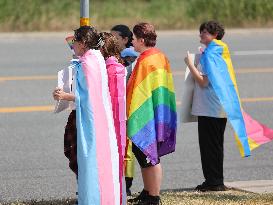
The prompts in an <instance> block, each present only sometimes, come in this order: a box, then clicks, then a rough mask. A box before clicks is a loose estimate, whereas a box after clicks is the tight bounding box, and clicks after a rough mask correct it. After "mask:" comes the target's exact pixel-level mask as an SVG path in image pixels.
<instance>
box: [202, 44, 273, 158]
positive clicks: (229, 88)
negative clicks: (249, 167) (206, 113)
mask: <svg viewBox="0 0 273 205" xmlns="http://www.w3.org/2000/svg"><path fill="white" fill-rule="evenodd" d="M200 63H201V65H202V69H204V70H205V72H206V73H207V77H208V79H209V82H210V83H211V84H212V87H213V89H214V91H215V93H216V95H217V96H218V98H219V100H220V102H221V104H222V106H223V108H224V110H225V112H226V115H227V118H228V120H229V122H230V123H231V126H232V127H233V130H234V131H235V139H236V141H237V143H238V146H239V150H240V153H241V155H242V156H244V157H247V156H250V151H251V150H252V149H254V148H256V147H258V146H259V145H261V144H264V143H266V142H269V141H271V140H272V139H273V130H271V129H269V128H267V127H266V126H264V125H262V124H260V123H259V122H257V121H255V120H254V119H252V118H251V117H250V116H249V115H248V114H247V113H245V112H244V111H243V109H242V105H241V101H240V97H239V91H238V87H237V83H236V78H235V72H234V69H233V66H232V62H231V58H230V53H229V49H228V46H227V45H226V44H225V43H224V42H222V41H220V40H213V41H212V42H210V44H209V45H208V47H207V48H206V49H205V50H204V53H203V54H202V56H201V59H200Z"/></svg>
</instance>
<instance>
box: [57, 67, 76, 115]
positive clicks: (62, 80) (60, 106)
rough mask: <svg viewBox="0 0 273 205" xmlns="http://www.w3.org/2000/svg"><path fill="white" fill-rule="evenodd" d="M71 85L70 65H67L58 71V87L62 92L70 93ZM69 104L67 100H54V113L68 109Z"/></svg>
mask: <svg viewBox="0 0 273 205" xmlns="http://www.w3.org/2000/svg"><path fill="white" fill-rule="evenodd" d="M71 85H72V67H71V66H69V67H67V68H64V69H63V70H60V71H59V72H58V87H59V88H62V89H63V91H64V92H67V93H71V91H72V90H71ZM69 106H70V103H69V101H67V100H59V101H57V102H56V105H55V110H54V113H59V112H61V111H63V110H66V109H68V108H69Z"/></svg>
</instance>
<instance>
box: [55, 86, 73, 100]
mask: <svg viewBox="0 0 273 205" xmlns="http://www.w3.org/2000/svg"><path fill="white" fill-rule="evenodd" d="M52 95H53V98H54V100H67V101H75V95H74V94H72V93H66V92H64V91H63V90H62V89H60V88H56V89H55V90H54V91H53V93H52Z"/></svg>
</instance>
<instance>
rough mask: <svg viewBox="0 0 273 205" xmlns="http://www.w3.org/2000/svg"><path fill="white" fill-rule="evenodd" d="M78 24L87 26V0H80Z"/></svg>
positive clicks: (88, 23) (88, 21) (88, 22)
mask: <svg viewBox="0 0 273 205" xmlns="http://www.w3.org/2000/svg"><path fill="white" fill-rule="evenodd" d="M80 8H81V11H80V26H89V25H90V20H89V0H81V6H80Z"/></svg>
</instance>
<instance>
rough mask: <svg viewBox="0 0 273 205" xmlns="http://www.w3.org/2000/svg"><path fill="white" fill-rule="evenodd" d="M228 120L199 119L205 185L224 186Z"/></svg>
mask: <svg viewBox="0 0 273 205" xmlns="http://www.w3.org/2000/svg"><path fill="white" fill-rule="evenodd" d="M226 123H227V119H226V118H214V117H205V116H199V117H198V135H199V147H200V154H201V163H202V169H203V174H204V178H205V184H207V185H222V184H224V176H223V162H224V132H225V128H226Z"/></svg>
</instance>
